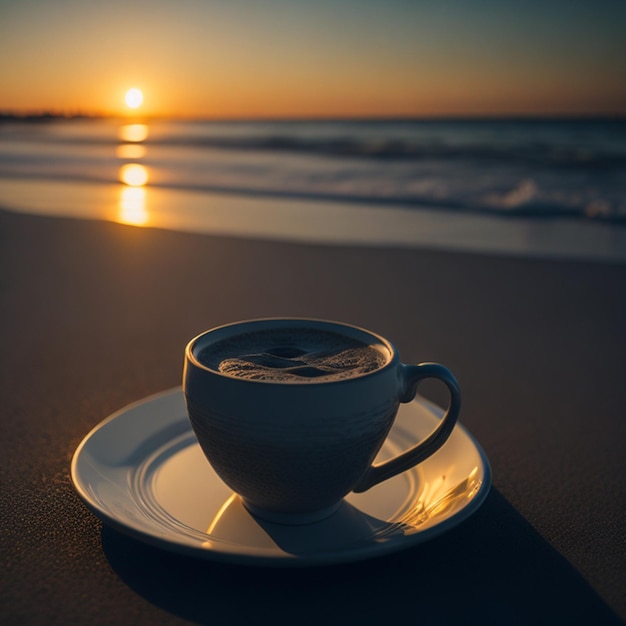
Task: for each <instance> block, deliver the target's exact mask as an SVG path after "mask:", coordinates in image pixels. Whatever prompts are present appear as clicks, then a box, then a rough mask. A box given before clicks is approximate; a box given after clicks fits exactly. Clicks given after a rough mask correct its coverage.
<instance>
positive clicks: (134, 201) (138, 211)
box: [117, 187, 150, 226]
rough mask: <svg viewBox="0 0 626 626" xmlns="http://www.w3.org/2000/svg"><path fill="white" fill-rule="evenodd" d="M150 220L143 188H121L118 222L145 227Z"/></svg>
mask: <svg viewBox="0 0 626 626" xmlns="http://www.w3.org/2000/svg"><path fill="white" fill-rule="evenodd" d="M149 219H150V214H149V213H148V211H147V209H146V190H145V189H144V188H143V187H122V193H121V195H120V206H119V213H118V216H117V220H118V222H121V223H122V224H132V225H133V226H145V225H146V224H147V223H148V220H149Z"/></svg>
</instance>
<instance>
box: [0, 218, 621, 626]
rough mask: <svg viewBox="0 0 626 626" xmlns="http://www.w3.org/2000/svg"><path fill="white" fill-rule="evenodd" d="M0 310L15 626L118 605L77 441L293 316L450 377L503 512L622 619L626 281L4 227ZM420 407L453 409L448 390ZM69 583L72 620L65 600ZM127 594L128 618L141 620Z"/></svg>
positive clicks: (7, 546) (459, 258)
mask: <svg viewBox="0 0 626 626" xmlns="http://www.w3.org/2000/svg"><path fill="white" fill-rule="evenodd" d="M0 298H1V299H0V302H1V310H2V326H1V330H0V346H1V350H0V359H1V367H0V391H1V393H2V398H3V409H2V436H1V437H0V441H2V443H1V444H0V445H1V448H2V474H3V478H2V481H0V484H1V489H2V491H3V492H4V493H3V495H2V500H1V502H2V507H1V509H2V517H3V518H4V522H3V528H8V529H9V530H8V531H7V532H4V531H3V534H4V537H3V540H2V544H3V547H2V552H3V553H4V555H3V556H4V559H3V562H4V563H5V564H8V565H5V573H7V574H8V575H9V576H10V577H12V580H14V581H18V582H16V583H14V584H13V583H12V585H13V586H11V585H9V587H10V589H9V587H7V589H8V591H7V593H6V594H4V597H5V598H7V614H8V615H10V616H12V617H13V618H15V619H16V620H17V616H23V617H29V618H33V619H34V616H36V615H39V616H40V617H41V618H42V621H44V620H43V617H48V618H49V617H50V615H52V613H54V614H55V615H60V616H61V617H65V618H67V619H71V617H72V611H76V612H78V611H79V608H80V607H81V606H82V610H84V608H85V606H94V604H93V603H94V602H95V600H94V599H93V598H94V594H95V597H97V596H98V594H99V593H103V592H100V591H98V590H97V586H96V585H95V580H96V578H95V575H94V574H93V570H94V567H96V566H94V563H96V560H98V563H99V564H98V565H97V567H101V568H102V567H108V565H107V564H106V562H105V560H104V559H103V557H102V546H101V543H100V541H101V539H100V534H99V530H98V529H99V524H98V522H97V521H96V520H95V518H94V517H93V516H92V515H91V514H90V513H89V512H87V511H86V509H84V507H83V506H82V504H81V503H80V502H79V501H78V500H77V498H76V496H75V495H74V494H73V491H72V488H71V485H70V484H69V477H68V476H69V461H70V458H71V455H72V454H73V451H74V449H75V447H76V446H77V445H78V443H79V441H80V440H81V439H82V437H83V436H84V435H85V434H86V433H87V432H88V431H89V430H90V429H91V428H92V427H93V426H95V425H96V424H97V423H98V422H99V421H101V420H102V419H103V418H104V417H106V416H107V415H108V414H109V413H111V412H113V411H115V410H117V409H119V408H120V407H122V406H124V405H125V404H127V403H129V402H132V401H135V400H137V399H140V398H142V397H144V396H146V395H148V394H151V393H154V392H158V391H161V390H163V389H167V388H170V387H173V386H176V385H179V384H180V380H181V371H182V360H183V349H184V346H185V344H186V342H187V341H188V340H189V339H190V338H191V337H193V336H194V335H196V334H197V333H199V332H200V331H202V330H205V329H207V328H209V327H212V326H214V325H217V324H221V323H225V322H230V321H235V320H240V319H247V318H253V317H262V316H263V317H264V316H289V315H296V316H313V317H323V318H329V319H337V320H342V321H347V322H351V323H354V324H357V325H361V326H365V327H367V328H370V329H371V330H374V331H376V332H378V333H381V334H383V335H385V336H386V337H388V338H389V339H390V340H391V341H392V342H393V343H394V344H395V345H396V346H397V347H398V348H399V349H400V354H401V357H402V359H403V361H405V362H420V361H439V362H441V363H444V364H445V365H447V366H448V367H450V368H451V369H452V370H453V371H454V372H455V374H456V375H457V378H458V379H459V381H460V384H461V387H462V389H463V397H464V405H463V409H462V413H461V421H462V422H463V423H464V425H465V426H466V427H467V428H468V429H469V430H470V431H471V432H472V433H473V434H474V436H475V437H476V438H477V439H478V441H480V443H481V444H482V446H483V448H484V449H485V451H486V453H487V455H488V457H489V459H490V462H491V465H492V471H493V481H494V488H495V489H496V490H497V493H498V494H499V496H502V497H503V498H504V499H505V500H506V501H507V502H508V503H509V504H510V505H511V506H512V507H513V508H514V509H515V511H517V513H519V515H520V516H521V517H523V518H524V519H525V520H526V521H527V522H528V523H529V524H530V527H532V528H533V529H534V530H535V531H537V533H538V535H539V536H540V537H541V538H542V539H543V540H545V542H546V544H549V545H550V546H551V547H552V548H554V549H555V550H556V552H558V554H559V555H561V556H562V557H563V559H564V560H565V561H567V562H569V563H570V564H571V565H572V566H573V568H574V569H575V570H576V571H577V572H578V573H579V574H580V575H581V576H582V578H583V579H584V581H586V583H588V584H589V585H590V586H591V588H592V589H593V590H595V592H596V593H598V594H599V596H600V598H601V599H602V602H604V603H607V604H608V605H609V606H610V607H611V608H612V609H613V610H614V611H616V612H618V613H619V614H620V615H621V617H622V618H623V619H624V618H626V602H625V599H624V596H623V586H622V585H623V581H624V580H626V563H625V561H624V559H623V546H624V539H625V537H626V521H625V520H626V508H625V507H626V505H625V501H626V498H625V497H624V494H625V488H624V485H625V484H626V483H625V479H624V476H626V460H625V457H624V441H626V419H624V417H625V416H624V406H625V404H624V395H623V394H624V375H625V374H626V324H625V320H626V264H612V263H604V262H578V261H556V260H539V259H536V260H529V259H517V258H513V257H503V256H502V257H499V256H494V255H481V254H465V253H444V252H433V251H420V250H413V249H403V248H394V249H386V248H383V247H376V248H366V247H340V246H324V245H300V244H290V243H285V242H281V243H272V242H264V241H254V240H245V239H238V238H228V237H215V236H209V235H193V234H183V233H174V232H167V231H161V230H153V229H141V228H135V227H130V226H122V225H117V224H113V223H107V222H96V221H83V220H74V219H62V218H48V217H36V216H30V215H23V214H13V213H9V212H4V211H0ZM425 392H426V393H427V395H430V396H431V397H433V398H434V399H435V400H437V401H439V402H444V401H445V395H443V393H442V391H441V390H440V389H439V388H437V387H436V386H434V385H433V386H432V387H431V386H426V387H425ZM499 496H498V497H499ZM9 520H10V523H9ZM29 538H30V539H29ZM76 545H80V546H81V548H80V550H78V549H77V548H76V547H75V546H76ZM33 546H34V547H33ZM59 555H61V556H59ZM512 567H514V564H512ZM107 571H109V570H107ZM84 572H89V573H90V574H89V576H85V575H83V574H84ZM90 576H91V578H90ZM107 576H109V577H108V578H107V580H108V581H109V583H108V584H110V585H114V586H116V585H118V584H120V583H119V581H118V580H117V578H115V577H113V578H111V577H110V576H112V575H109V574H107ZM7 580H8V579H7ZM69 584H72V585H74V586H75V589H76V598H77V599H76V603H77V604H76V606H74V608H72V607H73V605H72V604H71V603H69V604H68V603H67V602H66V601H62V598H63V597H64V593H66V591H64V590H65V589H66V586H67V585H69ZM3 586H4V583H3ZM115 588H116V589H117V587H115ZM81 593H82V594H83V596H81ZM119 593H120V597H121V598H122V600H120V602H122V606H127V605H128V606H130V605H131V604H132V602H134V600H133V599H132V598H131V597H127V596H126V595H125V593H126V592H124V591H120V592H119ZM590 593H591V591H590ZM89 594H91V595H90V596H89ZM87 596H89V597H91V600H89V601H81V600H80V598H81V597H87ZM35 600H36V603H37V606H40V607H42V608H39V609H35V608H33V607H34V606H35V605H34V601H35ZM81 602H83V604H82V605H81ZM85 602H86V604H85ZM124 603H126V604H124ZM29 607H30V608H29ZM29 611H30V613H29ZM90 619H91V618H90ZM61 621H63V619H62V620H61ZM598 623H602V622H601V621H600V622H598Z"/></svg>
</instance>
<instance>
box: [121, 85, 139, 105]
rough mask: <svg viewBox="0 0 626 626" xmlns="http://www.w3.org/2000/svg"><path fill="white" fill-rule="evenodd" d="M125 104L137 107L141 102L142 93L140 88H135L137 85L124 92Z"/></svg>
mask: <svg viewBox="0 0 626 626" xmlns="http://www.w3.org/2000/svg"><path fill="white" fill-rule="evenodd" d="M125 99H126V106H127V107H129V108H131V109H138V108H139V107H140V106H141V104H142V102H143V94H142V93H141V89H137V87H133V88H132V89H129V90H128V91H127V92H126V96H125Z"/></svg>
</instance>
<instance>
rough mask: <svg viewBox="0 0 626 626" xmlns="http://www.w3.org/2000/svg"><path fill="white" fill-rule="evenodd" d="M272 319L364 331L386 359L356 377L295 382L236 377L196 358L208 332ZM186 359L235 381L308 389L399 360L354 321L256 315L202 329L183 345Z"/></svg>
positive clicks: (346, 380)
mask: <svg viewBox="0 0 626 626" xmlns="http://www.w3.org/2000/svg"><path fill="white" fill-rule="evenodd" d="M272 322H281V323H284V324H285V325H287V324H289V323H298V322H299V323H307V324H311V325H315V324H323V325H325V326H327V327H339V328H343V329H349V330H350V331H352V332H355V333H363V334H365V335H367V336H369V337H370V338H374V339H376V340H377V341H378V342H380V343H381V344H383V345H384V346H385V347H386V348H387V350H388V351H389V360H388V361H387V362H386V363H385V364H384V365H382V366H381V367H379V368H377V369H375V370H372V371H370V372H365V373H363V374H357V375H356V376H351V377H349V378H342V379H338V380H337V379H336V380H307V381H306V382H304V381H303V382H297V381H295V382H294V381H292V382H281V381H271V380H257V379H250V378H241V377H239V376H233V375H232V374H226V373H224V372H219V371H217V370H214V369H212V368H210V367H208V366H207V365H205V364H204V363H202V362H201V361H199V360H198V358H197V357H196V352H197V351H198V350H199V349H201V348H198V345H199V343H200V342H201V340H202V339H203V338H205V337H207V336H208V335H209V334H213V333H216V332H219V331H225V330H227V329H228V328H231V327H234V326H243V325H253V324H254V325H256V324H259V325H260V324H270V323H272ZM185 359H186V361H187V363H190V364H191V365H193V366H194V367H195V368H197V369H199V370H202V371H204V372H207V373H209V374H212V375H214V376H218V377H221V378H225V379H227V380H232V381H238V382H241V383H246V384H257V385H272V386H274V387H275V386H285V387H290V388H294V387H308V388H311V386H312V385H315V386H316V387H317V386H321V385H337V384H340V383H342V384H346V383H350V382H353V381H357V380H359V381H360V380H363V379H364V378H368V377H371V376H376V375H378V374H380V373H382V372H383V371H386V370H387V369H389V368H390V367H392V366H393V365H394V364H395V363H397V362H398V360H399V356H398V351H397V349H396V348H395V346H394V345H393V344H392V343H391V342H390V341H389V340H388V339H386V338H385V337H383V336H382V335H379V334H378V333H376V332H374V331H371V330H369V329H367V328H363V327H361V326H356V325H355V324H349V323H347V322H340V321H336V320H329V319H323V318H316V317H257V318H250V319H245V320H239V321H235V322H228V323H226V324H220V325H219V326H215V327H213V328H209V329H208V330H205V331H203V332H201V333H199V334H198V335H196V336H195V337H193V339H191V340H190V341H189V342H188V343H187V346H186V348H185Z"/></svg>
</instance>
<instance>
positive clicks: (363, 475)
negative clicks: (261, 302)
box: [183, 318, 461, 524]
mask: <svg viewBox="0 0 626 626" xmlns="http://www.w3.org/2000/svg"><path fill="white" fill-rule="evenodd" d="M316 333H319V336H320V337H322V339H323V340H322V341H321V344H320V346H318V348H320V347H321V348H322V350H321V352H322V354H321V357H320V355H319V354H318V353H316V351H315V349H313V350H309V347H308V344H307V342H308V343H310V338H311V337H313V338H315V337H316ZM299 335H302V336H303V337H306V340H305V341H304V344H306V345H305V346H304V349H302V346H300V347H298V345H299V339H298V337H299ZM331 335H332V336H338V337H340V338H343V339H345V340H346V341H347V342H348V344H349V345H350V346H354V345H356V346H362V345H365V346H367V347H368V350H369V349H372V350H375V351H376V354H375V355H374V357H373V358H374V360H373V361H372V360H371V359H370V363H369V365H367V367H365V371H361V370H360V369H358V368H357V369H350V368H349V367H348V369H347V370H346V371H344V370H341V368H339V369H336V368H337V363H336V358H335V357H334V356H332V355H331V357H330V360H328V359H327V360H326V361H325V360H324V359H325V357H326V356H327V355H328V353H329V351H328V349H327V348H328V346H326V345H325V343H324V342H325V341H326V339H325V338H326V337H328V336H331ZM266 340H267V341H268V342H269V343H268V347H265V346H264V345H261V344H263V342H264V341H266ZM248 341H249V342H250V346H248V345H247V343H248ZM300 343H302V342H300ZM314 343H315V342H314ZM270 344H271V345H270ZM225 346H226V348H225ZM229 346H231V347H232V346H234V348H233V350H234V351H235V352H241V353H242V354H243V353H245V354H244V356H243V357H241V355H239V354H234V356H233V354H230V353H229ZM314 348H315V346H314ZM307 350H309V352H312V353H313V356H312V357H311V356H310V354H308V353H307ZM231 352H232V350H231ZM331 352H332V351H331ZM342 354H348V357H347V358H345V359H344V360H345V361H346V363H347V365H348V366H351V365H353V361H354V359H352V356H351V355H352V352H345V351H344V352H343V353H342ZM224 355H226V357H227V358H226V360H222V361H220V359H222V357H223V356H224ZM370 356H372V355H370ZM233 358H234V362H235V363H239V362H240V361H241V358H243V359H244V361H245V360H246V359H248V360H249V361H253V362H255V363H260V369H261V373H260V375H257V374H258V373H256V374H255V373H253V374H252V377H246V376H248V375H249V371H248V370H247V369H246V367H249V364H245V367H244V369H243V373H242V372H241V371H235V373H233V371H232V370H230V369H229V368H228V367H226V366H224V367H223V364H224V363H227V362H228V363H230V362H231V361H232V360H233ZM320 358H321V361H320ZM342 358H343V357H340V358H339V360H340V361H341V359H342ZM351 359H352V360H351ZM356 360H357V361H358V358H357V359H356ZM366 360H367V359H366ZM246 363H247V362H246ZM320 363H321V364H322V365H321V369H320V367H318V366H319V365H320ZM341 365H342V364H341V363H340V366H341ZM344 365H345V364H344ZM220 368H222V371H220ZM368 368H369V369H368ZM268 371H269V375H268ZM272 371H277V372H278V373H277V376H276V377H275V378H273V377H272ZM284 372H286V373H287V375H286V378H285V379H283V373H284ZM334 372H338V374H335V373H334ZM291 374H293V376H292V375H291ZM255 376H256V377H255ZM425 378H436V379H439V380H441V381H443V383H444V384H445V385H446V386H447V388H448V390H449V392H450V405H449V407H448V409H447V411H446V412H445V414H444V416H443V417H442V419H441V421H440V423H439V425H438V426H437V428H436V429H435V430H434V431H433V432H432V433H431V434H430V435H429V436H428V437H426V439H424V440H423V441H421V442H416V444H415V446H414V447H413V448H411V449H409V450H407V451H405V452H403V453H401V454H399V455H398V456H396V457H394V458H392V459H390V460H388V461H385V462H384V463H380V464H374V463H373V462H374V459H375V457H376V455H377V453H378V451H379V450H380V448H381V446H382V445H383V443H384V441H385V438H386V437H387V434H388V433H389V430H390V428H391V426H392V424H393V421H394V418H395V416H396V413H397V410H398V405H399V403H400V402H410V401H411V400H413V398H414V397H415V393H416V389H417V385H418V383H419V382H420V381H421V380H423V379H425ZM183 390H184V394H185V401H186V406H187V412H188V415H189V420H190V422H191V425H192V427H193V430H194V432H195V434H196V436H197V438H198V441H199V443H200V446H201V448H202V450H203V452H204V454H205V456H206V457H207V459H208V461H209V463H210V464H211V465H212V467H213V468H214V470H215V471H216V473H217V474H218V476H220V478H221V479H222V480H223V481H224V482H225V483H226V484H227V485H228V486H229V487H230V488H231V489H233V491H235V492H236V493H237V494H239V496H240V497H241V498H242V501H243V503H244V505H245V506H246V508H247V509H248V510H249V511H250V512H251V513H253V514H254V515H256V516H258V517H260V518H263V519H266V520H269V521H273V522H280V523H291V524H298V523H310V522H313V521H317V520H319V519H323V518H324V517H326V516H328V515H330V514H331V513H332V512H334V511H335V510H336V509H337V508H338V506H339V505H340V504H341V501H342V499H343V497H344V496H345V495H347V494H348V493H350V492H351V491H355V492H363V491H366V490H367V489H370V488H371V487H373V486H374V485H376V484H378V483H380V482H381V481H384V480H387V479H388V478H391V477H392V476H395V475H396V474H399V473H400V472H403V471H405V470H407V469H410V468H411V467H413V466H415V465H416V464H418V463H420V462H421V461H423V460H424V459H426V458H427V457H429V456H431V455H432V454H433V453H434V452H436V451H437V450H438V449H439V448H440V447H441V446H442V445H443V444H444V443H445V441H446V440H447V439H448V437H449V435H450V433H451V432H452V430H453V428H454V425H455V423H456V421H457V418H458V415H459V410H460V406H461V396H460V391H459V385H458V383H457V381H456V379H455V377H454V375H453V374H452V373H451V372H450V371H449V370H448V369H447V368H446V367H444V366H443V365H439V364H437V363H421V364H419V365H404V364H403V363H401V362H400V359H399V356H398V351H397V350H396V348H395V347H394V346H393V345H392V344H391V343H390V342H389V341H388V340H387V339H385V338H383V337H381V336H379V335H377V334H375V333H373V332H370V331H368V330H365V329H362V328H358V327H356V326H352V325H348V324H343V323H339V322H332V321H326V320H317V319H302V318H295V319H288V318H280V319H258V320H250V321H244V322H237V323H234V324H228V325H225V326H220V327H218V328H214V329H212V330H209V331H207V332H204V333H202V334H200V335H199V336H197V337H195V338H194V339H192V340H191V341H190V342H189V344H188V345H187V347H186V351H185V362H184V371H183Z"/></svg>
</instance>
